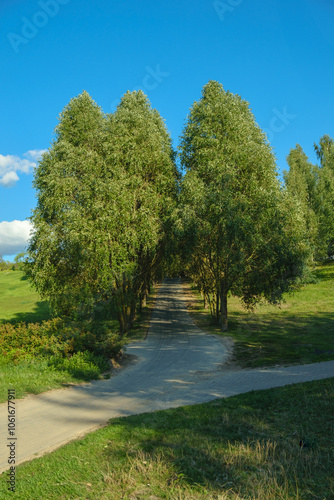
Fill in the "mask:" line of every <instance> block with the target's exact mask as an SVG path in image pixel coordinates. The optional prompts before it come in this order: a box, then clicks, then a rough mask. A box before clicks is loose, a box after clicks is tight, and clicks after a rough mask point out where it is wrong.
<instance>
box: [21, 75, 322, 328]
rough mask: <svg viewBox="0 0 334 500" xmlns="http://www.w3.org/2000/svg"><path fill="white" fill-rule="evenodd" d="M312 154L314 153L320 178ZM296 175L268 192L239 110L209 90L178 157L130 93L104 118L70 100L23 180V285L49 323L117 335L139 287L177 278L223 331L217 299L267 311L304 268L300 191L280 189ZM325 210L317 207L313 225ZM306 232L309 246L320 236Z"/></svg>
mask: <svg viewBox="0 0 334 500" xmlns="http://www.w3.org/2000/svg"><path fill="white" fill-rule="evenodd" d="M326 140H327V139H326ZM326 148H327V142H326V145H325V144H324V145H322V143H321V144H320V145H319V155H322V156H321V158H323V159H321V161H323V162H324V165H325V164H326V165H327V162H328V161H329V160H328V158H329V156H330V154H329V153H328V152H327V149H326ZM301 154H302V153H300V155H301ZM291 155H292V156H291ZM328 155H329V156H328ZM178 156H179V159H180V162H181V166H182V169H183V172H182V175H181V171H180V169H179V168H178V166H177V157H178ZM295 156H296V155H295ZM297 156H298V155H297ZM292 157H294V155H293V153H290V158H292ZM330 157H331V156H330ZM298 158H299V157H298ZM298 158H297V160H296V161H295V163H294V165H295V164H296V165H297V164H298V165H299V163H298V161H299V160H298ZM319 158H320V156H319ZM331 158H332V157H331ZM305 161H306V160H305ZM302 165H304V163H302ZM323 168H324V167H322V169H323ZM328 168H329V167H326V169H328ZM295 170H296V172H297V171H298V172H299V170H298V168H297V167H296V168H295ZM291 171H293V168H292V167H290V172H291ZM312 171H313V170H312ZM286 175H287V176H288V175H289V176H292V173H291V174H286ZM298 175H302V174H299V173H298ZM298 175H297V173H296V174H295V177H296V181H295V184H293V182H292V181H289V180H288V178H287V177H286V185H287V187H286V188H285V187H282V186H281V184H280V182H279V180H278V176H277V171H276V163H275V156H274V153H273V150H272V148H271V146H270V145H269V143H268V141H267V139H266V136H265V134H264V133H263V132H262V131H261V129H260V127H259V126H258V125H257V124H256V122H255V118H254V116H253V114H252V112H251V110H250V108H249V104H248V103H247V102H246V101H244V100H243V99H241V97H240V96H238V95H234V94H232V93H230V92H227V91H225V90H224V88H223V86H222V85H221V84H220V83H218V82H215V81H210V82H209V83H208V84H207V85H205V86H204V88H203V90H202V97H201V99H200V100H199V101H197V102H195V103H194V104H193V106H192V108H191V109H190V113H189V115H188V118H187V120H186V124H185V126H184V129H183V132H182V135H181V138H180V146H179V153H178V155H177V153H176V151H175V150H174V149H173V146H172V141H171V137H170V135H169V133H168V131H167V128H166V126H165V123H164V120H163V118H162V117H161V116H160V114H159V113H158V111H157V110H155V109H153V108H152V107H151V104H150V102H149V101H148V99H147V97H146V96H145V94H144V93H143V92H142V91H138V92H137V91H135V92H127V93H126V94H125V95H124V96H123V97H122V99H121V101H120V104H119V105H118V107H117V109H116V111H115V112H114V113H112V114H107V115H106V114H104V113H103V112H102V110H101V108H100V107H99V106H98V105H97V104H96V103H95V102H94V101H93V100H92V98H91V97H90V96H89V94H88V93H87V92H83V93H82V94H81V95H79V96H77V97H75V98H74V99H72V100H71V101H70V102H69V104H68V105H67V106H66V107H65V108H64V110H63V111H62V113H61V114H60V117H59V124H58V125H57V127H56V129H55V140H54V141H53V143H52V144H51V146H50V148H49V150H48V151H47V152H46V153H45V154H44V155H43V157H42V159H41V161H40V162H39V164H38V166H37V169H36V171H35V179H34V187H35V189H36V191H37V207H36V209H35V210H34V211H33V215H32V217H31V222H32V224H33V227H34V232H33V234H32V237H31V240H30V242H29V246H28V259H27V260H26V264H25V269H26V273H27V274H28V276H29V278H30V279H31V280H32V282H33V284H34V285H35V287H36V288H37V290H38V291H39V293H40V294H41V295H42V296H43V297H45V298H47V299H48V300H49V302H50V304H51V306H52V308H53V310H54V311H55V313H56V314H57V315H60V316H63V317H68V318H72V319H77V320H80V319H87V318H88V319H92V320H93V321H94V320H97V321H98V320H99V318H101V317H108V315H112V314H114V315H116V316H117V318H118V321H119V331H120V334H121V335H124V334H126V332H127V331H128V330H129V329H130V328H131V325H132V323H133V321H134V318H135V315H136V312H137V311H138V309H140V308H141V307H142V306H143V305H144V304H145V300H146V297H147V294H148V293H149V290H150V286H151V283H152V281H153V280H158V279H162V278H163V277H164V276H165V275H166V274H168V273H172V274H173V273H178V274H179V273H180V272H181V271H182V272H184V273H185V274H186V275H187V276H189V277H190V278H191V279H192V280H193V281H194V282H195V283H196V284H197V286H198V287H199V289H200V290H201V292H202V294H203V298H204V301H205V305H206V306H207V307H210V308H211V312H212V314H214V315H215V316H216V318H217V321H219V322H220V324H221V328H222V330H226V329H227V328H228V319H227V318H228V314H227V298H228V296H229V294H233V295H237V296H239V297H241V298H242V300H243V302H244V304H245V305H246V306H247V307H252V306H254V304H255V303H256V302H258V301H260V300H262V299H265V300H267V301H269V302H271V303H277V302H279V301H280V299H281V298H282V294H283V293H284V292H287V291H289V290H291V289H292V288H293V287H295V286H296V284H297V282H298V280H300V279H301V278H302V276H303V273H304V270H305V266H306V265H307V264H308V262H309V261H310V260H311V259H312V252H313V246H314V241H315V240H314V239H313V233H312V236H310V234H311V233H310V227H312V228H313V225H314V224H315V222H314V221H313V218H314V216H313V213H311V208H309V205H308V202H309V198H308V197H306V199H305V203H304V198H302V196H304V194H305V193H304V190H303V191H302V193H303V194H302V195H301V194H299V191H298V193H297V192H295V191H294V190H293V188H292V186H293V185H294V186H295V187H296V189H297V188H298V183H299V180H298ZM328 175H329V174H328ZM291 178H292V177H291ZM319 179H320V177H319ZM326 179H327V177H326V176H325V175H323V177H322V180H321V181H320V180H318V178H317V182H316V184H317V186H322V185H324V186H327V184H326V182H328V180H326ZM303 182H304V181H303ZM305 182H306V181H305ZM306 183H307V182H306ZM307 185H308V184H307ZM317 189H318V188H317ZM319 189H320V188H319ZM319 189H318V192H320V191H319ZM324 189H327V188H326V187H324ZM305 196H306V195H305ZM307 196H308V195H307ZM296 199H298V203H297V202H296ZM306 200H307V202H306ZM326 203H327V201H326ZM326 203H325V202H323V204H322V205H321V203H320V205H319V204H318V205H317V206H321V207H322V208H321V210H322V212H321V213H322V214H323V215H321V217H322V218H321V217H320V215H319V216H317V217H319V221H320V220H323V217H324V216H325V214H326V213H328V210H329V208H328V206H327V204H326ZM328 203H330V201H328ZM306 207H307V208H306ZM312 210H313V208H312ZM319 210H320V209H319ZM318 213H319V212H317V214H318ZM321 224H322V225H321ZM326 227H327V226H326ZM317 228H318V229H317V231H318V233H317V234H318V235H320V234H322V233H321V231H325V223H324V222H322V223H320V222H319V223H318V226H317ZM318 237H319V238H320V236H318Z"/></svg>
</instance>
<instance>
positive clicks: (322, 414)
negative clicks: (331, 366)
mask: <svg viewBox="0 0 334 500" xmlns="http://www.w3.org/2000/svg"><path fill="white" fill-rule="evenodd" d="M333 401H334V379H328V380H324V381H317V382H309V383H306V384H298V385H293V386H287V387H284V388H277V389H273V390H266V391H256V392H250V393H247V394H242V395H239V396H234V397H231V398H228V399H220V400H215V401H212V402H210V403H206V404H201V405H194V406H187V407H180V408H177V409H171V410H165V411H158V412H154V413H147V414H142V415H138V416H131V417H127V418H118V419H113V420H111V421H110V424H109V425H108V426H107V427H105V428H103V429H100V430H99V431H97V432H94V433H92V434H89V435H87V436H86V437H85V438H84V439H81V440H78V441H74V442H72V443H69V444H68V445H66V446H64V447H62V448H60V449H59V450H57V451H55V452H54V453H52V454H50V455H47V456H44V457H42V458H39V459H35V460H33V461H32V462H29V463H26V464H22V465H21V466H19V467H17V470H16V495H17V497H18V498H20V500H25V499H27V500H28V499H29V500H30V499H31V498H34V499H36V500H39V499H43V500H44V499H46V498H47V499H87V500H88V499H92V500H93V499H101V500H103V499H105V500H106V499H113V500H118V499H131V500H134V499H151V500H154V499H170V500H176V499H184V500H189V499H198V500H200V499H208V500H210V499H259V500H276V499H310V500H311V499H319V500H323V499H326V500H329V499H331V498H334V478H333V466H334V451H333V450H334V437H333V436H334V433H333V414H334V405H333ZM22 438H23V437H22ZM301 444H302V447H301ZM5 481H6V475H5V474H3V475H2V476H1V481H0V497H1V498H9V496H10V495H11V494H12V493H10V492H8V491H6V488H7V485H6V482H5Z"/></svg>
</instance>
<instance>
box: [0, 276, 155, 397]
mask: <svg viewBox="0 0 334 500" xmlns="http://www.w3.org/2000/svg"><path fill="white" fill-rule="evenodd" d="M23 277H24V274H23V272H21V271H2V272H0V323H5V322H11V323H17V322H21V321H23V322H27V323H29V322H34V323H36V322H41V321H43V320H47V319H50V317H51V314H50V310H49V306H48V303H47V302H46V301H44V302H42V301H40V298H39V296H38V293H37V292H36V291H35V290H34V289H33V288H31V286H30V284H29V282H28V281H27V280H24V279H22V278H23ZM156 295H157V288H155V289H153V290H152V294H151V295H150V296H149V297H148V299H147V305H146V307H144V308H143V309H142V312H141V314H140V315H138V317H137V319H136V321H135V323H134V327H133V329H132V330H131V332H130V333H129V341H130V342H131V341H137V340H140V339H144V338H145V336H146V333H147V330H148V326H149V322H150V318H151V313H152V311H153V308H154V304H155V299H156ZM115 325H116V326H115V327H116V328H117V326H118V323H117V322H115ZM90 372H91V370H89V367H87V369H85V367H83V368H82V370H81V373H82V374H81V375H80V374H78V372H77V373H76V374H74V373H73V370H72V371H71V372H69V371H66V370H61V369H56V368H54V367H52V366H50V365H49V364H48V362H47V359H38V358H35V359H31V360H30V361H20V362H18V363H16V364H14V363H8V362H5V360H4V359H3V357H2V356H1V353H0V403H3V402H4V401H6V400H7V390H8V388H10V387H13V388H15V390H16V397H17V398H18V399H19V398H22V397H24V396H26V395H27V394H40V393H41V392H45V391H47V390H50V389H58V388H60V387H63V386H64V385H67V384H70V383H81V382H85V381H87V380H90V377H89V373H90ZM106 376H109V377H110V374H109V375H108V374H106ZM94 378H97V377H96V376H95V377H94Z"/></svg>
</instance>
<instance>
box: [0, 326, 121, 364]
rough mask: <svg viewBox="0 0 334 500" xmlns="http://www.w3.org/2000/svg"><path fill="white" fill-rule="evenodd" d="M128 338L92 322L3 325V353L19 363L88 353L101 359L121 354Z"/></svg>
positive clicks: (0, 337)
mask: <svg viewBox="0 0 334 500" xmlns="http://www.w3.org/2000/svg"><path fill="white" fill-rule="evenodd" d="M124 343H125V339H124V338H121V337H120V336H119V335H117V334H116V333H114V332H112V331H111V329H110V328H108V326H107V325H105V324H94V323H92V322H89V321H83V322H80V323H73V322H72V323H68V322H66V321H65V320H64V319H62V318H55V319H52V320H49V321H44V322H43V323H40V324H39V323H28V324H26V323H18V324H16V325H13V324H11V323H5V324H1V325H0V352H1V353H2V355H3V357H4V359H7V360H8V361H14V362H17V361H19V360H21V359H25V358H27V357H29V356H47V357H49V356H51V357H52V356H56V357H59V358H64V359H65V358H70V357H71V356H72V357H73V355H74V354H76V353H81V354H82V353H83V352H86V351H88V353H90V354H92V355H95V356H97V357H100V358H106V359H107V358H109V359H110V358H112V357H115V356H117V354H119V352H120V350H121V349H122V347H123V346H124Z"/></svg>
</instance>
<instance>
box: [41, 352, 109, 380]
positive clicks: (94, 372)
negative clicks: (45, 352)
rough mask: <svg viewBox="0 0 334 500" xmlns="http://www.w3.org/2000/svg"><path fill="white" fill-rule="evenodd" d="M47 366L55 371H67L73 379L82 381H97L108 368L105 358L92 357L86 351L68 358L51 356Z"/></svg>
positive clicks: (92, 355)
mask: <svg viewBox="0 0 334 500" xmlns="http://www.w3.org/2000/svg"><path fill="white" fill-rule="evenodd" d="M48 365H49V366H50V367H52V368H55V369H56V370H57V371H67V372H68V373H69V374H70V375H72V376H73V377H75V378H81V379H83V380H97V379H99V378H100V374H101V373H103V372H104V371H107V370H109V368H110V366H109V363H108V361H107V360H106V359H105V358H101V357H98V356H94V354H92V353H90V352H88V351H85V352H77V353H75V354H73V356H71V357H70V358H62V357H61V356H51V357H50V359H49V360H48Z"/></svg>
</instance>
